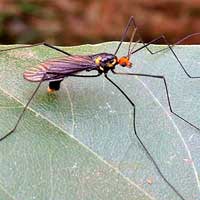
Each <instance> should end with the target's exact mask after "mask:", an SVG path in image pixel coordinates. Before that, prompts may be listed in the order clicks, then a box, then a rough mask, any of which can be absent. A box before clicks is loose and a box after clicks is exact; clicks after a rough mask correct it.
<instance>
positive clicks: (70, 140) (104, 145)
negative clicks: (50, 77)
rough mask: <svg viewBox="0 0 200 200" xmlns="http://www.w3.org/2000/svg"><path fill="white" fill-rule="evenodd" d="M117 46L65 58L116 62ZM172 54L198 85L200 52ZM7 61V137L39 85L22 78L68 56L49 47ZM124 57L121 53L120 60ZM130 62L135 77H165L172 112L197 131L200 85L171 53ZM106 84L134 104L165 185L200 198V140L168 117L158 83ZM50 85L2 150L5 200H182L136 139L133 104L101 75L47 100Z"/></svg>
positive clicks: (141, 55)
mask: <svg viewBox="0 0 200 200" xmlns="http://www.w3.org/2000/svg"><path fill="white" fill-rule="evenodd" d="M116 46H117V43H115V42H112V43H104V44H99V45H84V46H78V47H68V48H64V49H65V50H66V51H68V52H70V53H72V54H92V53H99V52H111V53H113V52H114V51H115V49H116ZM9 47H10V46H9ZM1 48H2V49H3V48H8V46H2V47H1ZM161 48H164V46H152V47H151V49H152V50H154V51H155V50H156V49H161ZM174 50H175V52H176V53H177V55H178V57H179V58H180V60H181V62H182V63H183V65H184V66H185V67H186V69H187V70H188V71H189V73H190V74H191V75H199V76H200V61H199V53H200V47H199V46H178V47H175V48H174ZM0 54H1V56H0V62H1V64H0V70H1V72H0V109H1V115H0V124H1V126H0V130H1V132H0V135H1V136H3V135H4V134H5V133H7V132H8V131H9V130H10V129H11V128H12V127H14V124H15V123H16V120H17V118H18V116H19V115H20V113H21V112H22V109H23V106H24V105H25V104H26V102H27V101H28V99H29V98H30V96H31V94H32V92H33V90H34V88H36V85H37V84H34V83H30V82H27V81H25V80H24V79H23V76H22V74H23V71H24V70H25V69H28V68H30V67H32V66H34V65H36V64H37V63H39V62H41V61H43V60H45V59H47V58H52V57H57V56H61V55H62V54H61V53H58V52H55V51H54V50H51V49H48V48H47V47H42V46H37V47H33V48H26V49H16V50H11V51H6V52H0ZM126 54H127V45H126V44H124V46H123V47H122V48H121V49H120V52H119V56H120V55H126ZM131 61H132V62H133V65H134V66H133V68H131V69H130V70H129V71H133V72H136V73H148V74H156V75H164V76H165V77H166V80H167V84H168V88H169V93H170V99H171V104H172V107H173V109H174V110H175V112H177V113H178V114H179V115H181V116H182V117H184V118H185V119H187V120H188V121H190V122H191V123H193V124H195V125H196V126H198V127H200V119H199V112H200V106H199V105H200V103H199V99H200V93H199V90H200V84H199V83H200V80H198V79H195V80H194V79H189V78H188V77H187V76H186V75H185V74H184V72H183V70H182V69H181V67H180V66H179V64H178V63H177V61H176V60H175V59H174V57H173V55H172V53H171V52H170V51H165V52H161V53H159V54H155V55H151V54H149V53H148V52H147V51H146V50H142V51H139V52H138V53H136V54H134V55H133V56H132V58H131ZM117 70H120V68H119V67H118V68H117ZM123 71H124V69H123ZM126 71H128V70H126ZM109 77H110V78H111V79H112V80H113V81H115V82H116V83H117V84H118V85H119V86H120V87H121V88H122V89H123V90H124V91H125V92H126V94H128V96H129V97H130V98H131V99H132V100H133V102H134V103H135V105H136V126H137V132H138V134H139V136H140V138H141V139H142V141H143V142H144V143H145V145H146V146H147V148H148V150H149V151H150V152H151V154H152V156H153V157H154V159H155V160H156V162H157V163H158V165H159V168H160V170H161V171H162V172H163V174H164V175H165V177H166V178H167V179H168V180H169V182H170V183H171V184H172V185H174V187H175V188H176V189H177V190H178V191H179V192H180V193H181V195H183V196H184V198H185V199H190V200H196V199H199V196H200V195H199V193H200V192H199V190H200V183H199V182H200V180H199V173H200V167H199V163H200V157H199V153H200V148H199V146H200V132H198V131H197V130H196V129H194V128H192V127H191V126H190V125H188V124H186V123H185V122H184V121H182V120H180V119H179V118H177V117H176V116H175V115H173V114H172V113H170V112H169V108H168V105H167V100H166V94H165V89H164V85H163V82H162V81H161V80H156V79H152V78H147V77H144V78H141V77H130V76H114V75H112V74H111V73H109ZM47 86H48V83H44V84H42V86H41V88H40V90H39V91H38V93H37V94H36V96H35V98H34V99H33V100H32V103H31V105H30V107H29V109H28V110H27V112H26V114H25V116H24V117H23V119H22V121H21V122H20V124H19V127H18V128H17V130H16V131H15V132H14V133H13V134H12V135H11V136H9V137H8V138H7V139H5V140H4V141H2V142H0V169H1V170H0V197H1V199H59V200H61V199H87V200H88V199H93V200H94V199H114V200H116V199H128V200H129V199H140V200H141V199H160V200H167V199H174V200H175V199H178V197H177V195H176V194H175V193H174V192H173V191H172V189H171V188H170V187H169V186H168V185H167V184H166V183H165V182H164V181H163V179H162V178H161V177H160V175H159V174H158V171H157V170H156V168H155V166H154V165H153V164H152V162H151V161H150V160H149V158H148V156H147V155H146V153H145V151H144V150H143V148H142V147H141V146H140V145H139V143H138V141H137V139H136V137H135V136H134V130H133V113H132V112H133V109H132V107H131V105H130V103H129V102H128V101H127V99H125V98H124V96H122V94H121V93H120V92H119V91H118V90H117V89H116V88H115V87H114V86H113V85H111V84H110V83H109V82H107V81H106V79H105V78H104V77H103V76H101V77H98V78H76V77H71V78H66V79H65V80H64V81H63V82H62V85H61V89H60V91H59V92H57V93H56V94H47V90H46V89H47Z"/></svg>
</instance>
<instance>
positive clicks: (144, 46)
mask: <svg viewBox="0 0 200 200" xmlns="http://www.w3.org/2000/svg"><path fill="white" fill-rule="evenodd" d="M159 40H164V41H165V43H166V44H167V46H168V48H169V49H170V51H171V52H172V54H173V55H174V58H175V59H176V61H177V62H178V63H179V65H180V66H181V68H182V69H183V71H184V72H185V74H186V75H187V76H188V77H189V78H200V76H191V75H190V74H189V73H188V72H187V70H186V69H185V67H184V66H183V64H182V63H181V61H180V59H179V58H178V56H177V55H176V53H175V52H174V50H173V48H172V47H171V46H170V45H169V43H168V41H167V39H166V37H165V36H164V35H161V36H159V37H158V38H155V39H153V40H152V41H150V42H148V43H147V44H145V45H143V46H142V47H139V48H138V49H136V50H134V51H132V52H131V54H134V53H136V52H138V51H140V50H141V49H143V48H146V47H147V46H149V45H150V44H152V43H153V42H157V41H159Z"/></svg>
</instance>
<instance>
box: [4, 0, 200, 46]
mask: <svg viewBox="0 0 200 200" xmlns="http://www.w3.org/2000/svg"><path fill="white" fill-rule="evenodd" d="M131 15H133V16H134V17H135V19H136V22H137V25H138V27H139V29H140V30H141V33H142V36H143V39H144V40H145V41H146V42H147V41H149V40H151V39H153V38H155V37H157V36H159V35H160V34H165V35H166V36H167V38H168V39H169V41H170V42H171V43H173V42H175V41H177V40H178V39H180V38H182V37H184V36H185V35H187V34H190V33H194V32H200V0H101V1H94V0H93V1H92V0H77V1H72V0H32V1H31V0H15V1H14V0H0V43H1V44H11V43H38V42H42V41H46V42H49V43H51V44H57V45H79V44H85V43H99V42H103V41H113V40H120V38H121V34H122V31H123V29H124V27H125V25H126V23H127V21H128V19H129V17H130V16H131ZM199 41H200V36H196V37H193V38H192V39H190V40H188V41H187V43H199Z"/></svg>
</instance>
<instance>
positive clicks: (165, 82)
mask: <svg viewBox="0 0 200 200" xmlns="http://www.w3.org/2000/svg"><path fill="white" fill-rule="evenodd" d="M112 72H113V73H114V74H118V75H131V76H142V77H150V78H156V79H161V80H162V81H163V83H164V86H165V93H166V97H167V103H168V106H169V110H170V112H171V113H173V114H174V115H176V116H177V117H178V118H180V119H181V120H183V121H184V122H186V123H187V124H189V125H190V126H192V127H193V128H195V129H197V130H198V131H200V128H199V127H197V126H195V125H194V124H193V123H191V122H189V121H188V120H186V119H184V118H183V117H181V116H180V115H179V114H177V113H176V112H175V111H174V110H173V108H172V105H171V102H170V98H169V90H168V87H167V81H166V79H165V77H164V76H159V75H150V74H137V73H120V72H115V71H114V70H112Z"/></svg>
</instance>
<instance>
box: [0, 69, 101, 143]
mask: <svg viewBox="0 0 200 200" xmlns="http://www.w3.org/2000/svg"><path fill="white" fill-rule="evenodd" d="M47 73H48V72H47ZM49 74H51V73H50V72H49ZM53 74H55V75H58V76H60V75H61V73H53ZM100 75H101V73H98V74H95V75H78V74H71V75H68V76H73V77H88V78H89V77H97V76H100ZM44 77H45V74H44V76H43V78H42V79H41V81H40V82H39V84H38V85H37V87H36V89H35V90H34V92H33V94H32V95H31V97H30V99H29V100H28V102H27V103H26V105H25V107H24V109H23V111H22V113H21V114H20V116H19V118H18V119H17V122H16V124H15V126H14V128H13V129H12V130H10V131H9V132H8V133H7V134H6V135H4V136H3V137H1V138H0V141H2V140H4V139H5V138H7V137H8V136H9V135H11V134H12V133H13V132H14V131H15V130H16V129H17V127H18V125H19V123H20V121H21V119H22V117H23V115H24V113H25V111H26V109H27V107H28V105H29V104H30V102H31V100H32V99H33V97H34V96H35V94H36V92H37V91H38V89H39V88H40V86H41V84H42V82H43V80H44Z"/></svg>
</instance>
